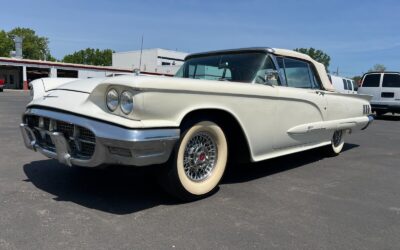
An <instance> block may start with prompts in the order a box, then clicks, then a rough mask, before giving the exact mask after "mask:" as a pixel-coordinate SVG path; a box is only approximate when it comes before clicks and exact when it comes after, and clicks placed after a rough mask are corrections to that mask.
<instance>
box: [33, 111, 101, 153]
mask: <svg viewBox="0 0 400 250" xmlns="http://www.w3.org/2000/svg"><path fill="white" fill-rule="evenodd" d="M25 122H26V124H27V125H28V126H29V127H30V128H31V129H32V131H33V132H34V134H35V137H36V142H37V143H38V144H39V145H40V146H41V147H43V148H45V149H47V150H50V151H53V152H55V151H56V149H55V145H54V143H53V142H52V140H51V137H50V135H49V134H48V132H60V133H62V134H63V135H64V137H65V139H66V140H67V142H68V144H69V149H70V151H71V152H69V153H70V154H71V156H72V157H74V158H79V159H89V158H91V157H92V155H93V153H94V151H95V146H96V138H95V135H94V134H93V132H92V131H90V130H89V129H87V128H84V127H81V126H78V125H75V124H72V123H68V122H65V121H59V120H54V119H50V118H47V117H39V116H35V115H27V116H25Z"/></svg>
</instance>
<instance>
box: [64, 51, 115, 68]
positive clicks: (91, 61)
mask: <svg viewBox="0 0 400 250" xmlns="http://www.w3.org/2000/svg"><path fill="white" fill-rule="evenodd" d="M112 53H113V51H112V50H111V49H105V50H99V49H92V48H87V49H84V50H79V51H76V52H74V53H72V54H69V55H66V56H64V58H63V60H62V61H63V62H66V63H78V64H88V65H99V66H110V65H111V63H112Z"/></svg>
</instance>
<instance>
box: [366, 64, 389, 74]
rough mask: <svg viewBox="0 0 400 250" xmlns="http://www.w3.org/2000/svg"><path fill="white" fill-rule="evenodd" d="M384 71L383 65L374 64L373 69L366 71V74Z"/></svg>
mask: <svg viewBox="0 0 400 250" xmlns="http://www.w3.org/2000/svg"><path fill="white" fill-rule="evenodd" d="M385 70H386V67H385V65H383V64H375V65H374V67H372V68H371V69H369V70H368V72H384V71H385Z"/></svg>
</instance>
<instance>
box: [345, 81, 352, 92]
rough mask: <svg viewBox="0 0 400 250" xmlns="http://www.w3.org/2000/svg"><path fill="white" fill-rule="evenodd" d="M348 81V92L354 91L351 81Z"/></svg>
mask: <svg viewBox="0 0 400 250" xmlns="http://www.w3.org/2000/svg"><path fill="white" fill-rule="evenodd" d="M346 81H347V89H348V90H353V88H352V87H351V82H350V80H346Z"/></svg>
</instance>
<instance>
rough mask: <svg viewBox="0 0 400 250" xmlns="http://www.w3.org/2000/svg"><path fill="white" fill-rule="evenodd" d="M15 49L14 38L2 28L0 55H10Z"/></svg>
mask: <svg viewBox="0 0 400 250" xmlns="http://www.w3.org/2000/svg"><path fill="white" fill-rule="evenodd" d="M13 49H14V44H13V41H12V39H10V37H9V36H8V34H7V32H5V31H4V30H0V56H2V57H9V56H10V51H12V50H13Z"/></svg>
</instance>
